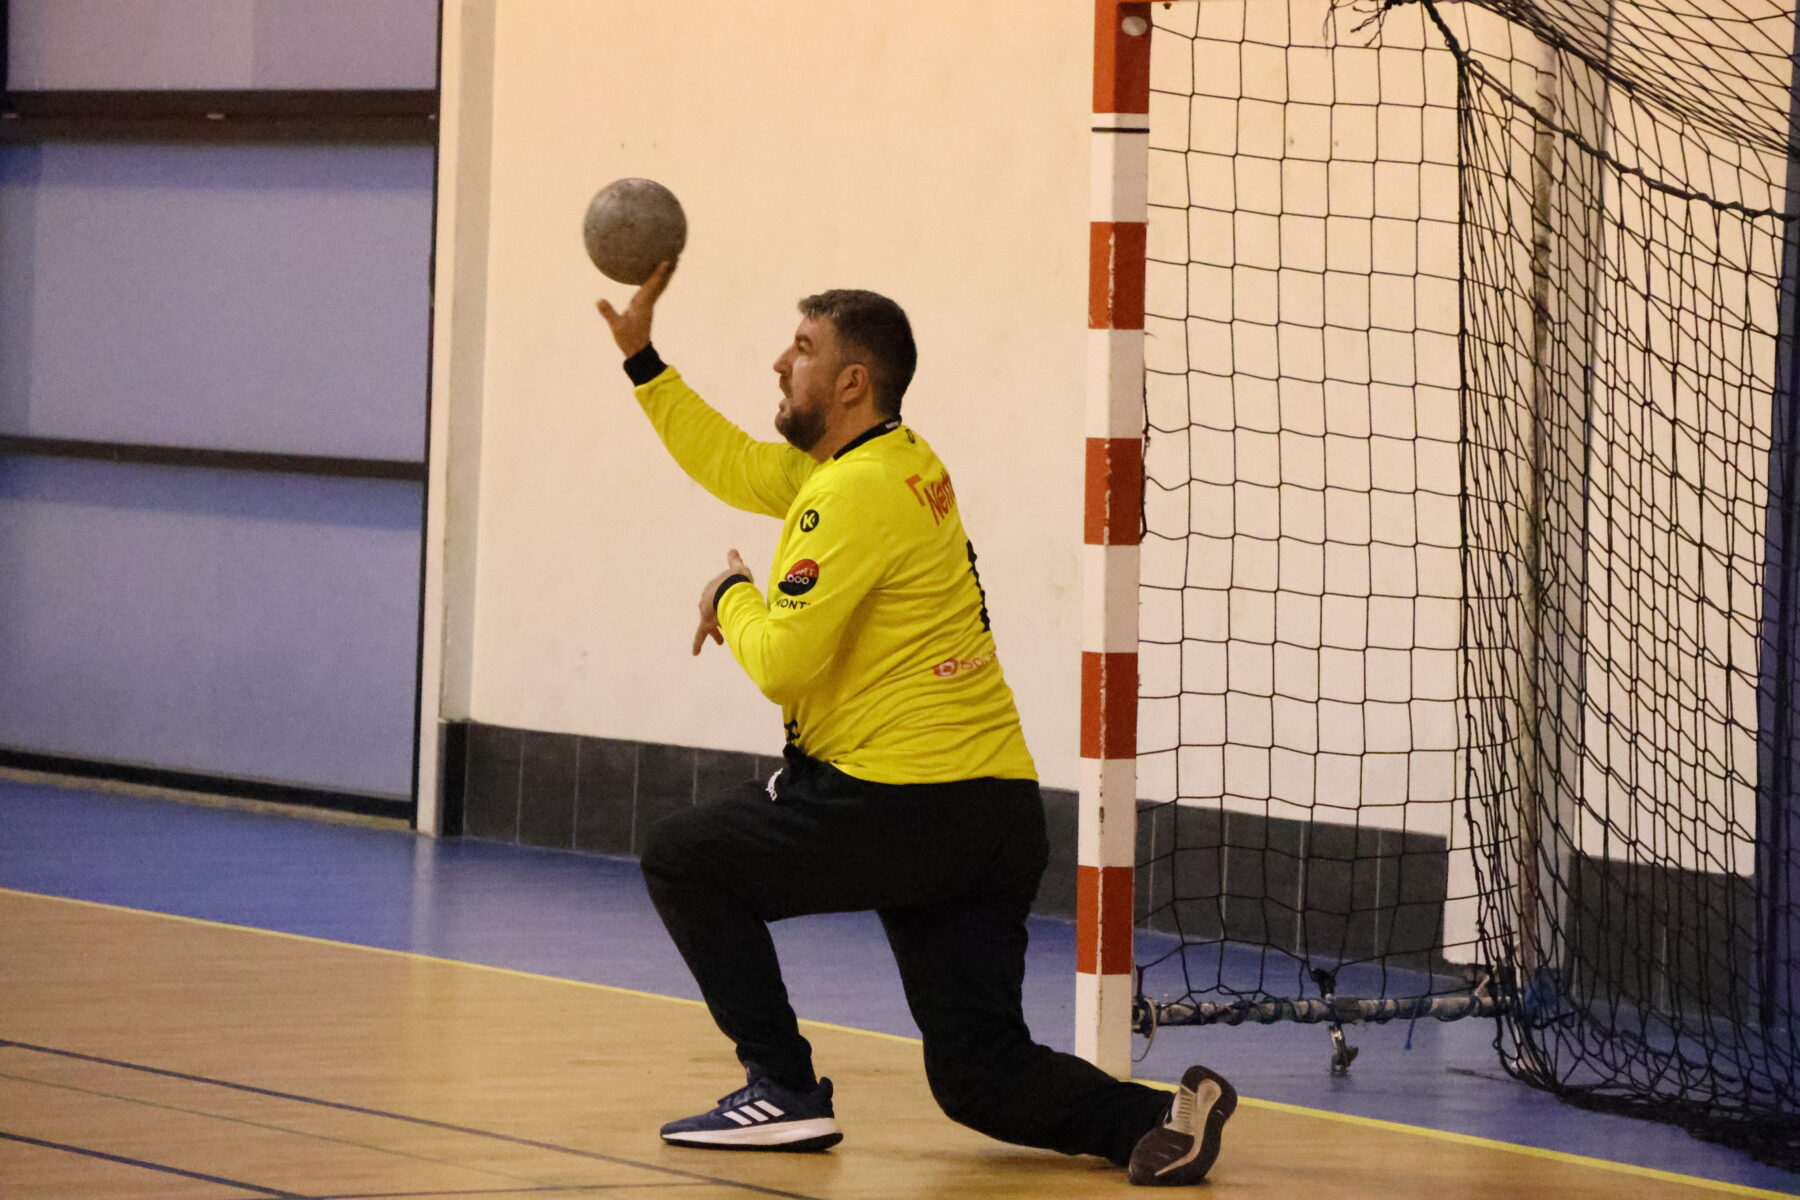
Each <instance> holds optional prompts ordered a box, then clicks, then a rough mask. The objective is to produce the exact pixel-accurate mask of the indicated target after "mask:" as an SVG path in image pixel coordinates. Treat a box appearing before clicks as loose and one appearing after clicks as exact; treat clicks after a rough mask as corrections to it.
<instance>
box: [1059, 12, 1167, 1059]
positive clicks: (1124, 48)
mask: <svg viewBox="0 0 1800 1200" xmlns="http://www.w3.org/2000/svg"><path fill="white" fill-rule="evenodd" d="M1149 122H1150V5H1149V4H1148V3H1143V2H1141V0H1123V2H1122V0H1095V4H1094V111H1093V133H1092V135H1091V136H1092V138H1093V191H1092V207H1091V211H1090V217H1089V219H1090V224H1089V227H1088V338H1089V351H1088V356H1089V357H1088V403H1087V443H1086V448H1085V454H1084V460H1085V463H1086V467H1085V472H1086V481H1085V483H1086V487H1085V517H1084V522H1083V525H1084V528H1083V537H1082V540H1083V542H1084V546H1083V555H1084V562H1083V586H1082V596H1083V620H1082V649H1081V796H1080V806H1081V807H1080V832H1079V835H1078V839H1077V867H1076V976H1075V980H1076V985H1075V996H1076V1014H1075V1021H1076V1028H1075V1052H1076V1053H1077V1054H1079V1055H1081V1056H1082V1057H1083V1058H1086V1059H1087V1060H1088V1061H1090V1062H1092V1063H1094V1064H1096V1065H1097V1066H1099V1067H1100V1068H1101V1069H1102V1070H1105V1071H1108V1072H1110V1073H1111V1074H1114V1075H1118V1076H1124V1075H1127V1074H1129V1073H1130V1069H1131V1005H1132V1001H1133V995H1134V987H1133V977H1132V937H1133V927H1134V925H1135V913H1134V900H1133V891H1134V888H1133V876H1134V872H1135V870H1136V857H1137V705H1138V669H1137V656H1138V611H1137V609H1138V546H1139V543H1140V542H1141V540H1142V538H1141V533H1140V529H1141V525H1140V521H1141V512H1142V504H1143V491H1144V472H1143V431H1144V407H1143V386H1144V382H1143V379H1144V266H1145V245H1144V239H1145V230H1146V219H1147V214H1148V203H1149V201H1148V190H1147V189H1148V183H1147V179H1148V161H1149V145H1150V125H1149Z"/></svg>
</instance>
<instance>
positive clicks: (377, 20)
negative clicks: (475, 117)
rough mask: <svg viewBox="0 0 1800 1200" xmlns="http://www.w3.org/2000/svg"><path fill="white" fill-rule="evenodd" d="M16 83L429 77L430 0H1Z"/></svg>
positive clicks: (197, 84) (275, 84) (432, 62)
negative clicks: (8, 16)
mask: <svg viewBox="0 0 1800 1200" xmlns="http://www.w3.org/2000/svg"><path fill="white" fill-rule="evenodd" d="M10 3H11V6H12V35H13V36H12V45H11V52H10V54H9V55H8V59H9V61H10V65H11V71H12V86H13V87H14V88H21V89H25V88H29V89H56V88H129V89H158V88H194V89H204V88H225V89H236V88H430V87H435V86H436V85H437V21H438V12H437V9H438V6H437V0H10Z"/></svg>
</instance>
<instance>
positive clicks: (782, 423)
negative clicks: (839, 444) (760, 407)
mask: <svg viewBox="0 0 1800 1200" xmlns="http://www.w3.org/2000/svg"><path fill="white" fill-rule="evenodd" d="M842 367H843V364H842V356H841V355H840V354H839V352H838V338H837V330H836V329H834V328H833V327H832V324H831V322H830V321H827V320H821V319H819V318H816V317H803V318H802V319H801V321H800V327H799V328H798V329H796V330H795V331H794V340H793V342H792V343H790V344H789V346H788V348H787V349H786V350H784V351H782V352H781V357H780V358H778V359H776V360H775V374H776V375H777V376H779V377H780V379H781V395H782V401H781V407H780V408H777V409H776V410H775V429H776V431H777V432H779V433H780V434H781V436H782V437H784V438H786V439H787V440H788V442H789V443H790V444H791V445H793V446H794V447H795V448H797V449H800V450H811V449H812V448H813V447H814V446H816V445H818V443H819V439H820V438H822V437H824V436H825V426H826V423H827V414H828V412H829V409H828V405H829V404H830V402H831V397H832V394H833V392H835V391H836V390H837V378H838V374H839V372H840V371H841V370H842Z"/></svg>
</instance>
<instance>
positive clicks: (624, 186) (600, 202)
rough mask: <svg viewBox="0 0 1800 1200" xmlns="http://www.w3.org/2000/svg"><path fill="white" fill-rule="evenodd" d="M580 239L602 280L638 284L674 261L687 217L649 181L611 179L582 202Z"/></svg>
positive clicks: (668, 193) (684, 242)
mask: <svg viewBox="0 0 1800 1200" xmlns="http://www.w3.org/2000/svg"><path fill="white" fill-rule="evenodd" d="M581 237H582V240H583V241H584V242H586V243H587V252H588V257H589V258H591V259H593V260H594V265H595V266H596V267H599V268H600V273H601V274H602V275H604V276H606V277H607V278H608V279H612V280H616V281H617V282H619V283H629V284H634V285H635V284H640V283H642V282H644V280H646V279H648V278H650V275H651V273H652V272H653V271H655V270H656V264H657V263H660V262H665V261H669V260H672V259H675V258H677V257H679V256H680V254H681V250H682V247H684V246H686V245H687V214H686V213H684V212H682V211H681V201H679V200H677V199H676V198H675V193H674V192H671V191H670V190H669V189H668V188H666V187H664V186H663V185H662V184H660V183H658V182H656V180H654V179H615V180H613V181H612V182H611V183H609V184H607V185H606V186H605V187H603V188H601V189H600V190H599V191H598V192H596V193H594V198H593V199H592V200H590V201H589V202H588V207H587V217H586V218H585V219H584V220H583V221H582V223H581Z"/></svg>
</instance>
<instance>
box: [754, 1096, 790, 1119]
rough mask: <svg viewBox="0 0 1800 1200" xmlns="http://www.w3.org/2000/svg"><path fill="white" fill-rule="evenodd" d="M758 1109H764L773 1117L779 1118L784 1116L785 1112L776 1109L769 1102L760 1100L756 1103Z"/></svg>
mask: <svg viewBox="0 0 1800 1200" xmlns="http://www.w3.org/2000/svg"><path fill="white" fill-rule="evenodd" d="M756 1107H758V1108H760V1109H762V1110H763V1111H764V1112H766V1113H768V1114H769V1115H770V1116H771V1117H779V1116H782V1115H784V1114H783V1111H782V1110H781V1109H779V1108H776V1107H775V1106H774V1105H773V1104H770V1103H769V1102H768V1101H767V1100H758V1101H757V1102H756Z"/></svg>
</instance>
